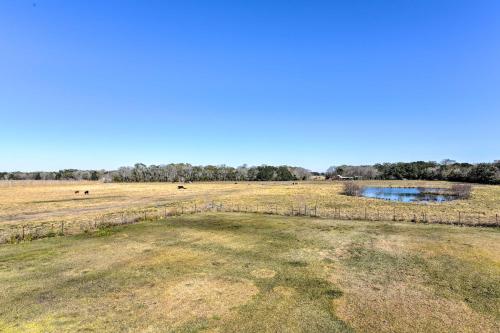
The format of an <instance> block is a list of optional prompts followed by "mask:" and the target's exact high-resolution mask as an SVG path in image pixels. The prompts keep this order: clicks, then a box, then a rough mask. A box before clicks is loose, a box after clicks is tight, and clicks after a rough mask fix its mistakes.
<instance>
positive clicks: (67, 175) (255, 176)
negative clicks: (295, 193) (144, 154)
mask: <svg viewBox="0 0 500 333" xmlns="http://www.w3.org/2000/svg"><path fill="white" fill-rule="evenodd" d="M310 177H311V172H310V171H309V170H307V169H305V168H301V167H293V166H286V165H282V166H271V165H261V166H251V167H248V166H247V165H242V166H239V167H237V168H234V167H230V166H226V165H217V166H215V165H206V166H193V165H191V164H188V163H175V164H174V163H171V164H166V165H149V166H148V165H145V164H143V163H136V164H135V165H134V166H133V167H121V168H119V169H118V170H111V171H107V170H77V169H65V170H59V171H55V172H0V180H102V181H113V182H187V181H193V182H194V181H291V180H307V179H309V178H310Z"/></svg>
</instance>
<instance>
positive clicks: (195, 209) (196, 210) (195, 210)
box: [194, 203, 198, 213]
mask: <svg viewBox="0 0 500 333" xmlns="http://www.w3.org/2000/svg"><path fill="white" fill-rule="evenodd" d="M194 212H195V213H198V207H196V203H195V204H194Z"/></svg>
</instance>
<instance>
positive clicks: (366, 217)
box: [365, 207, 368, 220]
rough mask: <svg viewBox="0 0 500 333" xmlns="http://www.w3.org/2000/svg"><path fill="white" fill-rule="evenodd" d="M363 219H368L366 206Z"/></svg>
mask: <svg viewBox="0 0 500 333" xmlns="http://www.w3.org/2000/svg"><path fill="white" fill-rule="evenodd" d="M365 220H368V214H367V213H366V207H365Z"/></svg>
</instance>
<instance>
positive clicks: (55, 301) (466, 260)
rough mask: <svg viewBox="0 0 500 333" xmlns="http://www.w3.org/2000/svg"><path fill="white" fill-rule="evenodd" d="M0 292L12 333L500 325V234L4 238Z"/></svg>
mask: <svg viewBox="0 0 500 333" xmlns="http://www.w3.org/2000/svg"><path fill="white" fill-rule="evenodd" d="M221 195H223V194H221ZM0 293H1V295H2V297H1V298H0V331H2V332H74V331H87V332H91V331H93V332H116V331H131V332H138V331H140V332H156V331H161V332H194V331H199V332H352V331H364V332H394V331H398V332H416V331H418V332H472V331H475V332H498V331H499V330H500V324H499V323H500V232H499V230H498V229H496V228H462V227H456V226H447V225H430V224H427V225H416V224H411V223H399V222H373V221H371V222H363V221H337V220H331V219H317V218H309V217H286V216H272V215H263V214H241V213H240V214H239V213H204V214H196V215H183V216H180V217H169V218H168V219H166V220H155V221H145V222H140V223H137V224H133V225H127V226H118V227H112V228H102V229H99V230H98V231H96V232H93V233H88V234H80V235H74V236H67V237H54V238H46V239H42V240H38V241H33V242H23V243H21V244H4V245H2V246H0Z"/></svg>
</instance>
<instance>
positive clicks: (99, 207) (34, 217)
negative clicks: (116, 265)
mask: <svg viewBox="0 0 500 333" xmlns="http://www.w3.org/2000/svg"><path fill="white" fill-rule="evenodd" d="M360 184H362V185H364V186H395V187H439V188H450V187H451V186H453V183H449V182H425V181H381V182H375V181H363V182H360ZM177 185H178V184H172V183H133V184H116V183H111V184H103V183H99V182H36V181H31V182H8V183H7V182H4V183H1V182H0V242H2V243H5V242H16V241H20V240H30V239H37V238H42V237H50V236H56V235H63V234H65V235H66V234H77V233H84V232H90V231H92V230H96V229H99V228H102V227H104V226H109V225H120V224H127V223H135V222H138V221H143V220H150V219H161V218H165V217H168V216H172V215H179V214H180V215H182V214H193V213H201V212H240V213H245V212H248V213H259V214H273V215H284V216H299V215H300V216H312V217H318V218H333V219H339V220H367V221H399V222H412V223H435V224H450V225H461V226H481V227H496V226H499V223H500V221H499V213H500V186H494V185H474V188H473V191H472V196H471V198H470V199H466V200H454V201H450V202H446V203H442V204H432V203H431V204H413V203H401V202H390V201H385V200H379V199H369V198H362V197H349V196H346V195H343V194H342V191H343V186H342V185H343V184H342V182H327V181H318V182H300V183H290V182H240V183H233V182H212V183H190V184H184V187H185V189H181V190H179V189H178V188H177ZM85 190H88V191H89V195H85V194H84V191H85ZM76 191H79V193H75V192H76Z"/></svg>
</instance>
